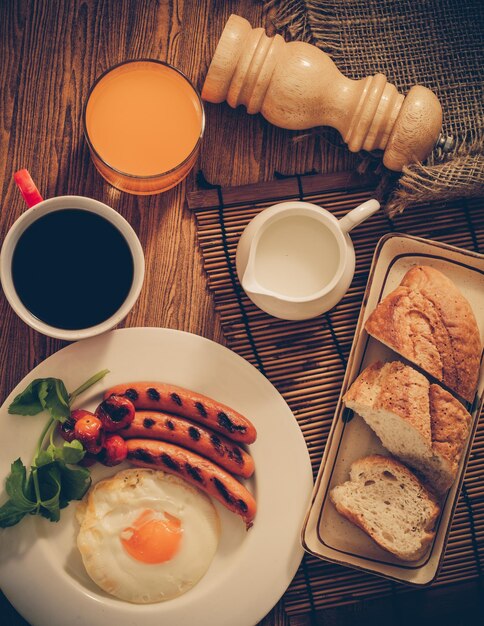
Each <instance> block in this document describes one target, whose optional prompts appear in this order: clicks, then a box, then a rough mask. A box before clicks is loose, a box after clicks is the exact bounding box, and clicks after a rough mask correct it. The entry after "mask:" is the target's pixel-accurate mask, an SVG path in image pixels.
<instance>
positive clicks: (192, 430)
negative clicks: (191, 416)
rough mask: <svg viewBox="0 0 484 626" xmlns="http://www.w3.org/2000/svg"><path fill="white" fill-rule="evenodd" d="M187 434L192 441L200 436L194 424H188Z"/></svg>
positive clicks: (197, 439)
mask: <svg viewBox="0 0 484 626" xmlns="http://www.w3.org/2000/svg"><path fill="white" fill-rule="evenodd" d="M188 434H189V435H190V437H191V438H192V439H193V441H199V439H200V437H201V434H200V431H199V430H198V428H195V426H190V428H189V429H188Z"/></svg>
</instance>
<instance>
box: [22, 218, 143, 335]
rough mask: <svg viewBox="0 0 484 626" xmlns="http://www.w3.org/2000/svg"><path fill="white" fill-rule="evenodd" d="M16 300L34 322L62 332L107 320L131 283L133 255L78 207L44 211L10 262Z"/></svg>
mask: <svg viewBox="0 0 484 626" xmlns="http://www.w3.org/2000/svg"><path fill="white" fill-rule="evenodd" d="M12 278H13V282H14V285H15V289H16V291H17V294H18V297H19V298H20V300H21V301H22V303H23V304H24V306H25V307H26V308H27V309H28V310H29V311H30V312H31V313H32V314H33V315H35V317H37V318H38V319H39V320H41V321H43V322H45V323H46V324H49V325H51V326H55V327H57V328H63V329H66V330H77V329H82V328H89V327H90V326H95V325H96V324H99V323H101V322H104V321H105V320H107V319H108V318H109V317H111V315H113V313H115V312H116V311H117V310H118V309H119V307H120V306H121V305H122V304H123V302H124V301H125V299H126V296H127V295H128V292H129V290H130V288H131V284H132V282H133V257H132V255H131V251H130V249H129V246H128V244H127V242H126V240H125V238H124V237H123V235H122V234H121V233H120V232H119V230H118V229H117V228H116V227H115V226H113V224H111V222H108V221H107V220H106V219H104V218H103V217H100V216H99V215H96V214H95V213H91V212H90V211H82V210H79V209H63V210H61V211H55V212H53V213H48V214H47V215H44V216H43V217H41V218H39V219H38V220H37V221H35V222H34V223H33V224H31V225H30V226H29V227H28V228H27V229H26V230H25V231H24V232H23V233H22V235H21V236H20V239H19V241H18V243H17V245H16V247H15V250H14V254H13V260H12Z"/></svg>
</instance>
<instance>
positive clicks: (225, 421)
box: [217, 411, 247, 433]
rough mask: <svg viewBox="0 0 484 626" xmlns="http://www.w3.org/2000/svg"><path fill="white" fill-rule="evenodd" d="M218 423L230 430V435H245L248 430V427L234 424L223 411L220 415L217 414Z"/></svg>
mask: <svg viewBox="0 0 484 626" xmlns="http://www.w3.org/2000/svg"><path fill="white" fill-rule="evenodd" d="M217 421H218V423H219V425H220V426H221V427H222V428H225V430H228V431H229V433H235V432H239V433H245V431H246V430H247V427H246V426H242V425H237V424H234V423H233V421H232V420H231V419H230V417H229V416H228V415H227V413H224V412H223V411H220V413H218V414H217Z"/></svg>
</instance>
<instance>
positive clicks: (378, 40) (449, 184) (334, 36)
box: [265, 0, 484, 215]
mask: <svg viewBox="0 0 484 626" xmlns="http://www.w3.org/2000/svg"><path fill="white" fill-rule="evenodd" d="M265 4H266V5H267V8H268V9H271V13H273V21H274V24H275V26H276V28H277V30H278V31H282V34H284V35H285V36H286V38H287V39H298V40H303V41H308V42H310V43H313V44H315V45H317V46H318V47H320V48H321V49H322V50H324V51H325V52H327V53H328V54H329V55H330V56H331V57H332V59H333V60H334V62H335V63H336V65H337V66H338V68H339V69H340V70H341V71H342V72H343V73H344V74H345V75H346V76H347V77H348V78H352V79H360V78H363V77H364V76H368V75H372V74H375V73H378V72H381V73H383V74H385V75H386V77H387V79H388V81H389V82H392V83H394V84H395V85H396V87H397V88H398V89H399V90H400V91H401V92H402V93H404V94H405V93H407V92H408V90H409V89H410V88H411V87H412V86H413V85H415V84H421V85H424V86H426V87H429V88H430V89H432V90H433V91H434V92H435V93H436V94H437V96H438V97H439V99H440V102H441V104H442V108H443V113H444V121H443V128H442V136H441V142H440V145H437V146H436V148H435V149H434V151H433V152H432V154H431V155H430V157H429V158H428V159H427V161H426V162H425V163H424V164H421V163H418V164H412V165H409V166H408V167H405V168H404V170H403V173H402V175H401V176H400V177H399V178H398V182H397V183H396V185H395V176H390V175H389V174H388V173H387V175H386V176H383V183H382V187H381V192H382V194H383V193H384V192H385V187H386V188H387V191H388V185H389V181H391V186H392V188H391V193H390V195H389V198H388V202H387V210H388V212H389V213H390V215H394V214H395V213H397V212H401V211H403V209H404V208H405V207H406V206H407V205H409V204H412V203H415V202H432V201H434V200H446V199H448V198H459V197H470V196H480V195H484V156H483V147H484V137H483V117H484V116H483V113H484V105H483V82H484V81H483V79H484V63H483V61H484V58H483V49H484V46H483V44H484V34H483V33H484V0H270V1H269V2H266V3H265ZM332 136H333V137H334V135H332ZM446 139H447V145H446V146H445V148H444V149H443V146H444V145H445V140H446ZM366 156H368V155H366ZM367 165H368V159H366V160H365V161H364V163H362V166H363V167H365V166H367Z"/></svg>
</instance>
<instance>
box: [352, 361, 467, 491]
mask: <svg viewBox="0 0 484 626" xmlns="http://www.w3.org/2000/svg"><path fill="white" fill-rule="evenodd" d="M344 402H345V404H346V406H347V407H348V408H350V409H352V410H353V411H355V412H356V413H358V415H361V417H362V418H363V419H364V420H365V422H366V423H367V424H368V426H370V428H372V429H373V430H374V431H375V433H376V435H377V436H378V437H379V438H380V440H381V442H382V444H383V446H384V447H385V448H386V449H387V450H388V451H389V452H391V453H392V454H393V455H394V456H396V457H397V458H399V459H400V460H402V461H404V462H405V463H408V465H411V466H412V467H413V468H414V469H416V470H418V471H419V472H421V473H422V474H423V476H424V477H425V479H426V480H427V481H428V483H429V484H430V485H431V487H432V488H433V489H434V490H435V491H437V492H438V493H443V492H445V491H446V490H447V489H449V487H450V486H451V485H452V483H453V482H454V480H455V477H456V474H457V469H458V465H459V461H460V458H461V455H462V450H463V448H464V445H465V443H466V441H467V437H468V435H469V428H470V423H471V416H470V415H469V413H468V412H467V411H466V410H465V408H464V407H463V405H462V404H461V403H460V402H459V401H458V400H456V399H455V398H454V397H453V396H452V395H451V394H450V393H448V392H447V391H445V389H442V387H440V385H435V384H430V383H429V381H428V380H427V378H426V377H425V376H424V375H423V374H420V373H419V372H417V371H416V370H414V369H413V368H412V367H410V366H408V365H405V364H403V363H401V362H399V361H393V362H392V363H381V362H377V363H373V364H372V365H370V366H369V367H367V368H366V369H365V370H363V372H362V373H361V374H360V375H359V376H358V378H357V379H356V380H355V382H354V383H353V384H352V385H351V387H350V389H349V390H348V391H347V393H346V394H345V396H344Z"/></svg>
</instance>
